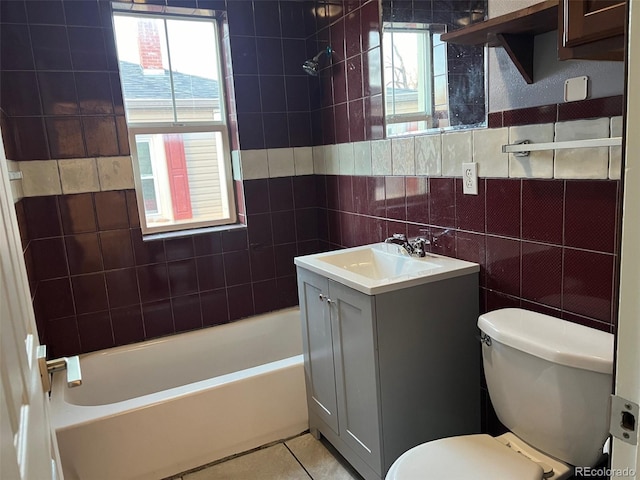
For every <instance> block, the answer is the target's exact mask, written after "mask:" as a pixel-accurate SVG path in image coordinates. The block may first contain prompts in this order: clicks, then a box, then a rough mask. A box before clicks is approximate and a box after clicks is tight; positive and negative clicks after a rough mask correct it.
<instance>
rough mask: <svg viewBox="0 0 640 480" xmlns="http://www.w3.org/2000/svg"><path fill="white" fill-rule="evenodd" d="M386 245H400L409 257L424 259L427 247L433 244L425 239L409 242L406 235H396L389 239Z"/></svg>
mask: <svg viewBox="0 0 640 480" xmlns="http://www.w3.org/2000/svg"><path fill="white" fill-rule="evenodd" d="M384 243H393V244H394V245H400V246H401V247H402V248H404V250H405V251H406V252H407V253H408V254H409V255H412V256H414V257H424V256H425V255H426V251H425V247H426V246H427V245H429V244H430V243H431V242H430V241H429V240H427V239H426V238H423V237H417V238H414V239H413V240H409V239H407V236H406V235H405V234H404V233H394V234H393V236H391V237H389V238H387V239H386V240H385V241H384Z"/></svg>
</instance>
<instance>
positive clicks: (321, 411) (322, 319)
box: [298, 269, 339, 434]
mask: <svg viewBox="0 0 640 480" xmlns="http://www.w3.org/2000/svg"><path fill="white" fill-rule="evenodd" d="M328 290H329V282H328V280H327V279H326V278H324V277H321V276H320V275H316V274H315V273H311V272H309V271H307V270H302V269H298V292H299V298H300V311H301V317H302V338H303V350H304V373H305V380H306V388H307V402H308V406H309V410H311V411H312V412H313V413H315V414H316V415H317V416H318V417H320V419H321V420H322V421H324V422H325V423H326V424H327V425H328V426H329V428H331V429H332V430H333V431H334V432H335V433H336V434H338V432H339V430H338V404H337V395H336V380H335V363H334V351H333V337H332V334H331V318H330V309H329V308H328V301H329V300H328V293H329V292H328Z"/></svg>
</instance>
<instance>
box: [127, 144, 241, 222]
mask: <svg viewBox="0 0 640 480" xmlns="http://www.w3.org/2000/svg"><path fill="white" fill-rule="evenodd" d="M144 145H147V146H148V152H149V158H150V163H151V167H152V171H153V178H149V177H148V176H146V175H143V174H142V169H141V178H140V183H141V185H142V190H143V199H144V208H145V217H146V223H147V227H164V226H167V225H179V224H184V223H193V222H209V221H218V220H224V219H226V218H228V217H229V201H228V191H227V184H226V181H225V178H226V175H227V172H226V170H225V169H226V165H227V163H226V161H225V154H224V150H223V137H222V133H220V132H204V133H202V132H198V133H172V134H153V135H149V134H145V135H136V146H137V148H138V154H140V151H144V148H145V147H144Z"/></svg>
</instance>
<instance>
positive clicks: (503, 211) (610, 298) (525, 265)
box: [319, 175, 620, 332]
mask: <svg viewBox="0 0 640 480" xmlns="http://www.w3.org/2000/svg"><path fill="white" fill-rule="evenodd" d="M319 181H320V187H319V188H324V189H325V190H326V192H327V198H330V199H331V200H328V201H327V202H326V203H325V208H322V209H320V214H321V216H322V217H326V218H323V220H322V221H323V222H324V223H326V224H327V225H328V230H327V231H319V235H320V239H321V240H322V241H323V242H327V243H328V244H330V246H331V248H339V247H351V246H356V245H360V244H365V243H371V242H379V241H382V240H383V239H384V238H386V237H388V236H391V235H392V234H393V233H405V234H408V235H410V236H418V235H425V234H426V235H428V236H429V237H430V238H431V239H432V244H431V246H430V251H432V252H435V253H442V254H445V255H451V256H454V257H457V258H461V259H463V260H469V261H473V262H477V263H479V264H480V265H481V272H480V286H481V290H482V292H481V298H482V301H483V308H482V309H483V310H484V311H488V310H492V309H495V308H500V307H504V306H523V307H526V308H528V309H532V310H538V311H543V312H546V313H549V314H552V315H555V316H558V317H561V318H565V319H567V320H570V321H573V322H577V323H582V324H586V325H590V326H595V327H596V328H598V329H601V330H605V331H610V332H615V318H616V316H615V290H614V284H615V269H616V265H617V262H618V237H617V232H618V223H619V219H618V209H619V206H620V205H619V197H620V191H619V190H620V183H619V182H618V181H610V180H528V179H523V180H521V179H481V180H480V184H479V189H478V190H479V194H478V196H470V195H463V194H462V181H461V180H460V179H453V178H443V177H438V178H425V177H351V176H340V177H335V176H331V175H328V176H324V177H320V180H319ZM427 183H428V189H427V187H426V184H427ZM421 184H424V185H425V186H424V187H419V185H421ZM369 185H375V186H376V187H375V188H373V187H368V186H369ZM354 199H356V200H355V202H354Z"/></svg>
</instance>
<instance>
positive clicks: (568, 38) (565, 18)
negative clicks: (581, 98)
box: [558, 0, 627, 60]
mask: <svg viewBox="0 0 640 480" xmlns="http://www.w3.org/2000/svg"><path fill="white" fill-rule="evenodd" d="M560 5H561V7H560V8H561V11H560V25H559V27H560V28H559V32H560V43H559V48H558V54H559V57H560V59H561V60H566V59H571V58H582V59H591V60H623V59H624V27H625V23H626V10H627V6H626V1H625V0H561V2H560Z"/></svg>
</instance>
